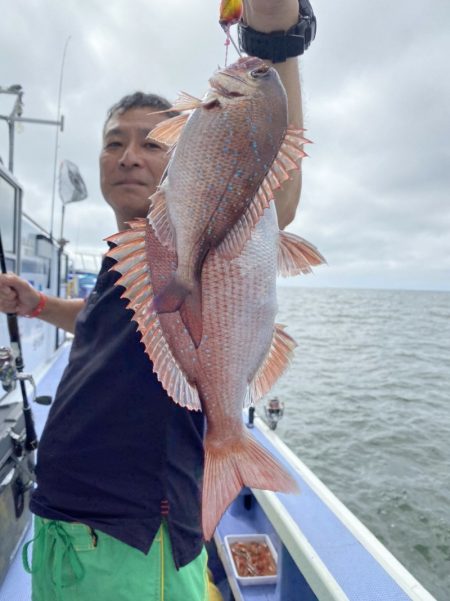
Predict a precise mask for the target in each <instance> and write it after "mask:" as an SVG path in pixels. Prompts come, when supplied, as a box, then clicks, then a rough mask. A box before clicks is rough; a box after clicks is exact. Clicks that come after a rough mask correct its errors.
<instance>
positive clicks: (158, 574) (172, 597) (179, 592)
mask: <svg viewBox="0 0 450 601" xmlns="http://www.w3.org/2000/svg"><path fill="white" fill-rule="evenodd" d="M34 531H35V537H34V539H33V540H32V541H30V542H28V543H27V544H26V545H25V546H24V549H23V562H24V567H25V569H26V570H27V571H28V572H30V573H31V574H32V588H33V594H32V601H208V599H209V594H208V587H209V584H208V574H207V554H206V550H205V549H203V550H202V552H201V553H200V555H198V557H196V558H195V559H194V560H193V561H192V562H191V563H189V564H188V565H187V566H184V567H183V568H180V569H179V570H177V569H176V568H175V564H174V561H173V558H172V552H171V546H170V539H169V535H168V532H167V528H166V526H165V525H163V526H161V528H160V529H159V531H158V533H157V535H156V537H155V539H154V541H153V544H152V546H151V548H150V551H149V552H148V554H147V555H145V554H144V553H142V552H141V551H138V550H137V549H134V548H133V547H130V546H129V545H126V544H125V543H122V542H120V541H119V540H117V539H115V538H112V537H111V536H108V535H107V534H104V533H103V532H100V531H99V530H96V531H95V532H94V531H93V530H91V528H89V527H88V526H85V525H84V524H79V523H69V522H59V521H55V520H46V519H42V518H40V517H38V516H35V520H34ZM31 543H33V560H32V565H31V567H30V565H29V561H28V547H29V545H30V544H31Z"/></svg>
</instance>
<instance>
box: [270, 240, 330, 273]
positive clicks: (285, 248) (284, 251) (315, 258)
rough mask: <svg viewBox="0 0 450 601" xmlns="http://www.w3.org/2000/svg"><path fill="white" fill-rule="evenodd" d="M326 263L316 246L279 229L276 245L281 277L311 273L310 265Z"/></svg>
mask: <svg viewBox="0 0 450 601" xmlns="http://www.w3.org/2000/svg"><path fill="white" fill-rule="evenodd" d="M322 263H326V260H325V259H324V257H323V256H322V255H321V254H320V252H319V251H318V250H317V248H316V247H315V246H314V245H313V244H311V243H310V242H308V241H307V240H305V239H304V238H300V236H296V235H295V234H291V233H289V232H281V231H280V242H279V245H278V273H279V275H281V276H283V277H287V276H291V275H300V274H301V273H304V274H306V273H311V272H312V269H311V267H312V266H315V265H321V264H322Z"/></svg>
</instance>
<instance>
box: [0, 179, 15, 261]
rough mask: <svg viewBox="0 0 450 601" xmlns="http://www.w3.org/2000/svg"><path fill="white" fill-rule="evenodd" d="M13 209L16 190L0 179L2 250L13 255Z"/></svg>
mask: <svg viewBox="0 0 450 601" xmlns="http://www.w3.org/2000/svg"><path fill="white" fill-rule="evenodd" d="M15 209H16V190H15V188H14V186H12V185H11V184H10V183H9V182H7V181H6V180H4V179H3V178H2V177H0V228H1V232H2V242H3V250H4V251H5V253H12V254H15V250H16V249H15V235H14V233H15V229H16V228H15Z"/></svg>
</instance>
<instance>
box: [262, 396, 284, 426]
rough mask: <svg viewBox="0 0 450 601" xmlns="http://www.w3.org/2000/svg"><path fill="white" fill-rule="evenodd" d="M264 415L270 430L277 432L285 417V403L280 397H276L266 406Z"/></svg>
mask: <svg viewBox="0 0 450 601" xmlns="http://www.w3.org/2000/svg"><path fill="white" fill-rule="evenodd" d="M264 413H265V416H266V421H267V424H268V426H269V428H270V429H271V430H275V429H276V427H277V426H278V422H279V421H280V419H282V417H283V415H284V403H283V402H282V401H280V399H279V398H278V397H274V398H273V399H270V400H269V401H268V402H267V405H265V407H264Z"/></svg>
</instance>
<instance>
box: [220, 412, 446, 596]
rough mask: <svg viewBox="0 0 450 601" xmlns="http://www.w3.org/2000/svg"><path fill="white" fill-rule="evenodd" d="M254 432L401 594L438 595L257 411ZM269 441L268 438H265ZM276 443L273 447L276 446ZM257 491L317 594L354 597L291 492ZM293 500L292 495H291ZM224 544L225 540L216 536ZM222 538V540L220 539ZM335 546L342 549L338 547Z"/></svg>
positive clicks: (275, 527)
mask: <svg viewBox="0 0 450 601" xmlns="http://www.w3.org/2000/svg"><path fill="white" fill-rule="evenodd" d="M253 432H254V434H255V437H256V438H257V439H258V440H259V442H261V443H262V444H264V445H265V446H268V448H269V450H271V451H274V450H275V454H276V455H277V458H278V459H281V461H282V463H284V464H285V465H286V466H287V467H288V469H289V468H290V470H291V472H292V471H293V472H294V475H297V476H299V477H300V478H301V480H303V482H304V483H305V484H307V485H308V487H309V488H310V489H311V490H312V492H313V493H314V494H315V495H316V496H317V497H318V499H320V501H321V502H322V503H323V505H324V506H325V507H326V509H327V510H328V511H329V512H331V514H333V516H335V518H336V519H337V520H339V522H340V523H341V524H342V526H343V527H344V528H345V529H346V530H347V531H348V533H349V534H350V535H351V536H352V537H353V538H354V539H355V541H356V543H357V544H358V545H360V546H361V547H362V549H363V550H364V551H365V552H366V553H368V554H369V555H370V556H371V558H373V559H374V560H375V562H376V563H377V564H379V566H380V567H381V568H382V570H383V571H384V572H385V573H386V574H387V575H388V576H389V577H390V578H391V579H392V581H394V583H395V584H396V585H397V586H398V587H399V594H398V599H404V598H405V595H403V594H402V593H404V594H406V598H408V599H411V600H413V601H436V599H435V598H434V597H433V596H432V595H431V594H430V593H429V592H428V591H427V590H426V589H425V588H424V587H423V586H422V585H421V584H420V583H419V582H418V581H417V579H416V578H415V577H414V576H413V575H412V574H411V573H410V572H409V571H408V570H407V569H406V568H405V567H404V566H403V565H402V564H401V563H400V562H399V561H398V560H397V559H396V558H395V557H394V555H393V554H392V553H391V552H390V551H389V550H388V549H387V548H386V547H385V546H384V545H383V544H382V543H381V542H380V541H379V540H378V539H377V538H376V537H375V535H374V534H373V533H372V532H371V531H370V530H369V529H368V528H367V527H366V526H365V525H364V524H363V523H362V522H361V521H360V520H359V519H358V518H357V517H356V516H355V515H354V514H353V513H352V512H351V511H350V510H349V509H348V508H347V507H346V506H345V505H344V504H343V503H342V502H341V501H340V500H339V499H338V498H337V497H336V496H335V495H334V494H333V493H332V491H331V490H330V489H329V488H328V487H327V486H326V485H325V484H324V483H323V482H322V481H321V480H320V479H319V478H318V477H317V476H316V475H315V474H314V473H313V472H312V471H311V470H310V469H309V468H308V467H307V466H306V465H305V464H304V463H303V462H302V461H301V460H300V459H299V458H298V457H297V456H296V455H295V454H294V453H293V452H292V451H291V450H290V449H289V448H288V447H287V445H286V444H285V443H284V442H283V441H282V440H281V439H280V438H279V437H278V436H277V434H275V433H274V432H273V431H272V430H270V428H269V427H268V426H267V424H266V423H265V422H264V421H263V420H262V419H261V418H260V417H258V416H256V417H255V428H254V429H253ZM266 443H269V444H266ZM271 447H272V448H271ZM252 493H253V495H254V496H255V498H256V500H257V501H258V503H259V504H260V506H261V508H262V509H263V511H264V512H265V513H266V515H267V517H268V519H269V520H270V522H271V523H272V525H273V527H274V529H275V531H276V532H277V534H278V536H279V537H280V540H281V542H282V543H283V544H284V545H285V546H286V548H287V550H288V551H289V553H290V554H291V556H292V558H293V560H294V562H295V563H296V565H297V566H298V568H299V570H300V571H301V573H302V574H303V576H304V577H305V578H306V580H307V581H308V583H309V584H310V586H311V588H312V590H313V591H314V593H315V594H316V595H317V597H318V598H319V599H320V600H321V601H322V600H328V599H330V600H333V601H334V600H336V601H338V600H339V601H340V600H341V599H343V600H345V599H351V597H348V596H347V595H346V593H345V592H344V591H343V589H342V588H341V586H340V585H339V583H338V581H337V579H335V578H334V576H333V575H332V574H331V573H330V570H329V569H328V567H327V565H325V563H324V562H323V561H322V559H321V557H320V550H318V549H315V548H314V546H313V545H312V544H311V543H310V541H309V540H308V538H307V536H306V535H305V534H304V532H302V530H301V528H300V526H299V524H298V522H296V521H295V520H294V518H293V517H292V516H291V515H290V512H289V510H288V509H287V508H286V500H287V501H288V503H289V502H290V503H291V505H292V504H293V503H295V502H293V501H292V498H293V497H292V496H291V495H283V494H279V493H273V492H271V491H263V490H256V489H252ZM289 500H290V501H289ZM217 542H219V544H220V541H217ZM216 544H217V543H216ZM336 551H337V552H339V550H338V549H337V548H336Z"/></svg>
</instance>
